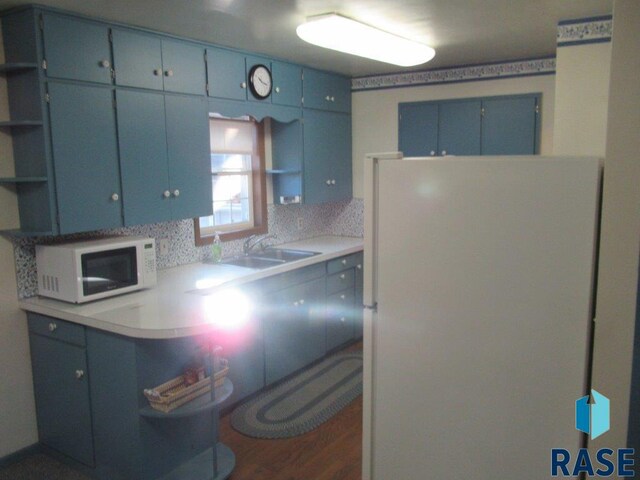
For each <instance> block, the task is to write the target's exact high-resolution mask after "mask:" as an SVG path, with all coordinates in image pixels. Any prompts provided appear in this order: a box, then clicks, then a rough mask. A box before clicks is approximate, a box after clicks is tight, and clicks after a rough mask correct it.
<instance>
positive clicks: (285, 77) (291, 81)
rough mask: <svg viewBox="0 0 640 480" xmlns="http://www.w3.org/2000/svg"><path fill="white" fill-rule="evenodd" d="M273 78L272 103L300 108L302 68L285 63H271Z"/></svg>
mask: <svg viewBox="0 0 640 480" xmlns="http://www.w3.org/2000/svg"><path fill="white" fill-rule="evenodd" d="M271 74H272V76H273V91H272V93H271V99H272V102H273V103H275V104H277V105H287V106H291V107H299V106H300V105H301V104H302V68H301V67H300V66H298V65H292V64H290V63H284V62H275V61H274V62H271Z"/></svg>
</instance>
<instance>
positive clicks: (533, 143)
mask: <svg viewBox="0 0 640 480" xmlns="http://www.w3.org/2000/svg"><path fill="white" fill-rule="evenodd" d="M539 102H540V96H539V95H524V96H517V97H508V98H489V99H485V100H483V101H482V154H483V155H532V154H535V153H537V152H538V134H537V133H538V131H539V128H538V121H539V114H538V112H539Z"/></svg>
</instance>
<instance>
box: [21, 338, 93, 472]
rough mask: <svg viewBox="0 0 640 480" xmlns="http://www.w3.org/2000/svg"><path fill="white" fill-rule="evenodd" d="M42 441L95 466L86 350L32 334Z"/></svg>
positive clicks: (83, 462) (34, 373)
mask: <svg viewBox="0 0 640 480" xmlns="http://www.w3.org/2000/svg"><path fill="white" fill-rule="evenodd" d="M29 342H30V346H31V364H32V368H33V389H34V394H35V399H36V418H37V421H38V434H39V437H40V442H42V443H43V444H44V445H46V446H47V447H50V448H52V449H54V450H55V451H57V452H59V453H62V454H64V455H66V456H68V457H71V458H73V459H75V460H77V461H78V462H80V463H82V464H84V465H88V466H94V465H95V462H94V451H93V430H92V424H91V404H90V397H89V377H88V369H87V358H86V349H85V348H84V347H81V346H78V345H73V344H71V343H67V342H64V341H61V340H57V339H53V338H48V337H46V336H43V335H39V334H35V333H30V335H29Z"/></svg>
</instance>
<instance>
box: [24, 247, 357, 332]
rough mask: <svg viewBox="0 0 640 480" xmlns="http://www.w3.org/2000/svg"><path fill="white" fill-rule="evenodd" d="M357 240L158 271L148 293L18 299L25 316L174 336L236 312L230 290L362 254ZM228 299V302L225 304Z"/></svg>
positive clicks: (204, 327)
mask: <svg viewBox="0 0 640 480" xmlns="http://www.w3.org/2000/svg"><path fill="white" fill-rule="evenodd" d="M362 245H363V241H362V239H361V238H353V237H337V236H322V237H315V238H310V239H307V240H300V241H297V242H290V243H286V244H282V245H277V247H280V248H293V249H298V250H310V251H313V252H320V254H319V255H315V256H313V257H309V258H305V259H302V260H297V261H295V262H289V263H284V264H282V265H278V266H275V267H270V268H266V269H262V270H256V269H249V268H244V267H235V266H232V265H220V264H206V263H193V264H189V265H181V266H179V267H174V268H170V269H167V270H160V271H158V284H157V285H156V286H155V287H153V288H150V289H147V290H141V291H139V292H133V293H128V294H124V295H120V296H117V297H113V298H108V299H104V300H96V301H94V302H90V303H85V304H81V305H75V304H71V303H65V302H61V301H58V300H52V299H48V298H44V297H33V298H28V299H25V300H22V301H20V307H21V308H22V309H23V310H27V311H30V312H35V313H40V314H43V315H49V316H52V317H55V318H59V319H62V320H68V321H70V322H74V323H78V324H81V325H85V326H88V327H93V328H98V329H100V330H106V331H109V332H113V333H118V334H121V335H126V336H128V337H136V338H177V337H185V336H189V335H198V334H202V333H207V332H211V331H212V329H216V328H218V327H219V325H218V324H217V323H216V320H217V319H218V320H219V319H220V317H221V310H222V309H224V308H225V304H227V305H228V308H231V309H233V310H234V312H235V311H237V309H238V303H239V300H238V299H237V298H234V297H233V295H234V294H235V293H236V292H234V291H233V287H234V286H237V285H241V284H243V283H247V282H251V281H254V280H258V279H261V278H265V277H269V276H272V275H276V274H279V273H284V272H288V271H290V270H295V269H297V268H301V267H305V266H307V265H312V264H314V263H318V262H325V261H327V260H330V259H332V258H335V257H339V256H342V255H347V254H349V253H354V252H358V251H360V250H362V248H363V247H362ZM228 300H231V301H232V302H233V303H232V304H229V302H228Z"/></svg>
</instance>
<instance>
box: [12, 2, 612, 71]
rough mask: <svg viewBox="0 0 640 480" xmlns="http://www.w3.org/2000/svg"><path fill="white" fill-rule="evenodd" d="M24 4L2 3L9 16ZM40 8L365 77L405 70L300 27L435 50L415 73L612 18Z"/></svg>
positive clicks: (542, 7)
mask: <svg viewBox="0 0 640 480" xmlns="http://www.w3.org/2000/svg"><path fill="white" fill-rule="evenodd" d="M25 3H30V2H28V1H22V0H0V9H1V10H4V9H7V8H10V7H14V6H17V5H20V4H25ZM39 3H40V4H43V5H50V6H55V7H58V8H62V9H65V10H71V11H74V12H78V13H82V14H85V15H90V16H94V17H99V18H102V19H106V20H112V21H117V22H122V23H127V24H131V25H137V26H141V27H145V28H150V29H153V30H158V31H161V32H167V33H172V34H175V35H179V36H183V37H188V38H194V39H198V40H203V41H206V42H211V43H215V44H219V45H226V46H231V47H235V48H240V49H243V50H249V51H253V52H257V53H264V54H267V55H269V56H273V57H276V58H282V59H287V60H291V61H294V62H297V63H301V64H304V65H311V66H316V67H318V68H322V69H326V70H332V71H335V72H341V73H343V74H346V75H349V76H362V75H371V74H378V73H389V72H397V71H400V70H401V68H400V67H397V66H393V65H387V64H383V63H380V62H377V61H373V60H366V59H360V58H357V57H353V56H350V55H346V54H341V53H333V52H331V51H329V50H325V49H322V48H320V47H315V46H312V45H308V44H306V43H305V42H303V41H302V40H300V39H298V37H297V36H296V33H295V28H296V26H297V25H298V24H299V23H301V22H302V21H304V19H305V17H306V16H310V15H317V14H321V13H327V12H338V13H341V14H343V15H346V16H350V17H352V18H356V19H358V20H360V21H362V22H365V23H368V24H370V25H373V26H376V27H379V28H381V29H383V30H387V31H389V32H392V33H396V34H398V35H400V36H404V37H407V38H410V39H413V40H417V41H421V42H424V43H427V44H430V45H431V46H433V47H434V48H435V49H436V57H435V58H434V59H433V60H432V61H431V62H429V63H427V64H425V65H421V66H418V67H414V68H413V70H424V69H427V68H429V69H430V68H442V67H450V66H456V65H468V64H477V63H488V62H495V61H503V60H514V59H522V58H535V57H544V56H551V55H554V53H555V48H556V26H557V23H558V21H559V20H569V19H576V18H585V17H590V16H597V15H604V14H610V13H611V10H612V3H613V0H39Z"/></svg>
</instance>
